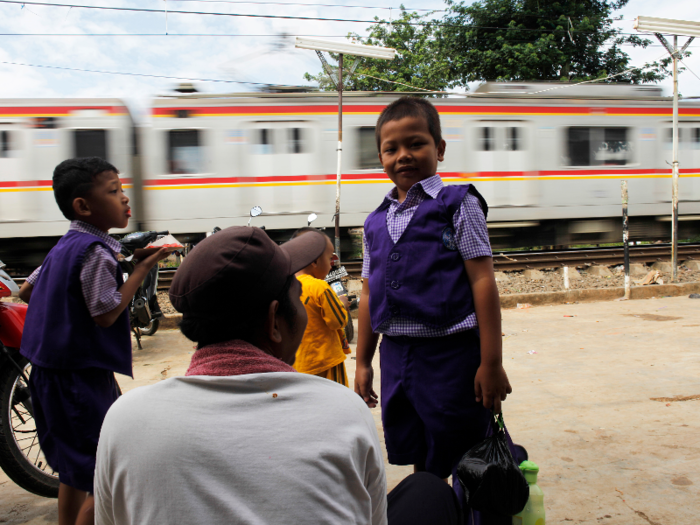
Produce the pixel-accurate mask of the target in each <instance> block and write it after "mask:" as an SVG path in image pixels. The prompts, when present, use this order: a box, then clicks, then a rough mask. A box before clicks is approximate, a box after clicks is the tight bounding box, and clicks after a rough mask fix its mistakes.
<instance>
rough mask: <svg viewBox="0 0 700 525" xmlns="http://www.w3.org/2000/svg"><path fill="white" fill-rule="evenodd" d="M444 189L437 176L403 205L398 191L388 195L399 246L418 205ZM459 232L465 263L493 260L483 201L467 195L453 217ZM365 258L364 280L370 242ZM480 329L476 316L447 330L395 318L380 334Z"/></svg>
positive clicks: (421, 184)
mask: <svg viewBox="0 0 700 525" xmlns="http://www.w3.org/2000/svg"><path fill="white" fill-rule="evenodd" d="M443 187H444V184H443V182H442V179H441V178H440V175H433V176H432V177H430V178H427V179H425V180H422V181H420V182H417V183H416V184H414V185H413V186H412V187H411V188H410V189H409V190H408V193H407V194H406V199H405V200H404V201H403V202H399V201H398V193H397V191H396V188H395V187H394V188H393V189H392V190H391V191H390V192H389V193H387V195H386V197H385V200H388V201H389V202H390V203H391V204H390V205H389V209H388V210H387V213H386V225H387V229H388V230H389V236H390V237H391V239H392V240H393V241H394V243H396V242H398V240H399V239H400V238H401V235H402V234H403V232H404V230H406V227H407V226H408V224H409V222H410V221H411V218H412V217H413V214H414V213H416V210H417V209H418V205H419V204H420V203H421V202H423V201H424V200H425V199H427V198H432V199H434V198H436V197H437V195H438V193H440V190H441V189H442V188H443ZM452 223H453V225H454V229H455V241H456V242H457V249H458V250H459V253H460V255H461V256H462V259H464V260H467V259H474V258H475V257H491V256H492V254H491V244H490V243H489V233H488V230H487V228H486V217H485V216H484V212H483V210H482V209H481V204H480V202H479V199H477V198H476V197H475V196H474V195H472V194H471V193H467V195H466V197H464V200H463V201H462V204H461V206H460V207H459V209H458V210H457V211H456V212H455V214H454V216H453V217H452ZM363 243H364V247H365V256H364V260H363V261H362V277H363V278H365V279H367V278H369V257H370V254H369V247H368V246H367V240H366V239H363ZM476 326H477V322H476V314H475V313H472V314H470V315H468V316H467V317H466V318H465V319H464V320H462V321H460V322H458V323H456V324H453V325H451V326H447V327H445V328H430V327H428V326H425V325H422V324H420V323H417V322H415V321H412V320H410V319H406V318H404V317H392V318H391V319H389V320H388V321H385V322H384V323H382V325H381V326H380V327H379V329H378V330H377V332H378V333H380V334H384V335H389V336H399V335H406V336H411V337H443V336H446V335H451V334H455V333H457V332H464V331H466V330H471V329H472V328H474V327H476Z"/></svg>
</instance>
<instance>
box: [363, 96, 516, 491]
mask: <svg viewBox="0 0 700 525" xmlns="http://www.w3.org/2000/svg"><path fill="white" fill-rule="evenodd" d="M376 137H377V147H378V149H379V159H380V161H381V163H382V166H383V167H384V171H385V172H386V173H387V175H388V176H389V178H390V179H391V181H392V182H393V183H394V184H395V185H396V187H395V188H393V189H392V190H391V191H390V192H389V193H388V194H387V196H386V197H385V199H384V202H382V204H381V205H380V206H379V208H377V209H376V210H375V211H374V212H372V213H371V214H370V215H369V217H368V218H367V220H366V222H365V258H364V263H363V266H362V277H363V278H364V283H363V286H362V300H361V301H360V311H359V334H358V343H357V371H356V376H355V391H356V392H357V393H358V394H360V396H362V397H363V399H364V400H365V402H366V403H367V404H368V405H369V406H370V407H373V406H376V403H377V395H376V394H375V392H374V390H373V389H372V380H373V375H374V372H373V369H372V364H371V363H372V357H373V356H374V352H375V348H376V345H377V340H378V337H379V334H383V338H382V344H381V348H380V362H381V375H382V377H381V394H382V395H381V403H382V421H383V424H384V436H385V440H386V447H387V452H388V456H389V463H392V464H396V465H414V468H415V470H417V471H420V470H426V471H428V472H431V473H433V474H436V475H437V476H439V477H441V478H447V477H448V476H449V475H450V473H451V472H453V469H454V468H455V466H456V464H457V462H458V461H459V459H460V458H461V457H462V455H463V454H464V453H465V452H466V451H467V450H468V449H469V448H471V446H473V445H475V444H476V443H477V442H479V441H480V440H481V439H483V438H484V436H485V434H486V431H487V428H488V425H489V421H490V417H491V410H494V411H496V412H500V409H501V401H504V400H505V398H506V395H507V394H509V393H510V392H511V387H510V384H509V382H508V377H507V376H506V372H505V370H504V369H503V366H502V362H501V312H500V302H499V298H498V289H497V287H496V281H495V279H494V274H493V261H492V258H491V247H490V245H489V238H488V232H487V229H486V212H487V206H486V202H485V201H484V200H483V198H482V197H481V195H479V193H478V192H477V191H476V190H475V189H474V187H473V186H470V185H462V186H445V185H443V182H442V180H441V179H440V176H439V175H437V174H436V170H437V165H438V162H441V161H442V160H443V158H444V154H445V141H444V140H443V139H442V136H441V132H440V119H439V115H438V112H437V110H436V109H435V107H434V106H433V105H432V104H430V103H429V102H428V101H426V100H424V99H419V98H412V97H403V98H401V99H399V100H396V101H395V102H393V103H392V104H390V105H389V106H387V107H386V108H385V109H384V111H383V112H382V114H381V115H380V117H379V120H378V121H377V128H376Z"/></svg>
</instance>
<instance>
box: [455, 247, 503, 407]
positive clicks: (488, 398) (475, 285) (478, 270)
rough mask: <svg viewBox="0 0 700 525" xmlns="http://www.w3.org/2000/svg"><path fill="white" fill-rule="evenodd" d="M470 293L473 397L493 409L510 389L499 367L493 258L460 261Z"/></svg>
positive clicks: (498, 309) (499, 337)
mask: <svg viewBox="0 0 700 525" xmlns="http://www.w3.org/2000/svg"><path fill="white" fill-rule="evenodd" d="M464 266H465V267H466V269H467V276H468V278H469V284H470V285H471V288H472V295H473V297H474V309H475V310H476V319H477V321H478V323H479V332H480V335H481V366H479V370H478V371H477V373H476V378H475V379H474V393H475V394H476V400H477V401H481V402H482V403H483V405H484V407H486V408H491V409H493V410H494V412H496V413H499V412H500V411H501V401H505V399H506V396H507V395H508V394H510V393H511V392H512V388H511V386H510V383H509V382H508V376H507V375H506V371H505V370H504V368H503V354H502V335H501V334H502V332H501V301H500V299H499V297H498V287H497V286H496V279H495V277H494V275H493V259H492V258H491V257H477V258H475V259H468V260H466V261H464Z"/></svg>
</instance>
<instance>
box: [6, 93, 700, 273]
mask: <svg viewBox="0 0 700 525" xmlns="http://www.w3.org/2000/svg"><path fill="white" fill-rule="evenodd" d="M181 91H191V92H181ZM398 96H399V95H398V94H376V93H355V92H346V93H345V94H344V103H343V107H342V109H343V156H342V166H341V171H342V184H341V213H340V225H341V227H342V230H341V233H342V237H343V244H342V245H341V246H342V248H341V250H342V252H343V254H344V255H345V256H350V244H349V243H350V242H351V238H350V236H349V233H348V232H351V231H353V230H354V229H355V228H357V227H361V226H362V225H363V222H364V220H365V218H366V217H367V215H368V214H369V213H370V212H371V211H372V210H374V209H375V208H376V207H377V206H378V205H379V204H380V203H381V201H382V199H383V197H384V195H385V194H386V193H387V192H388V191H389V190H390V189H391V187H392V185H391V182H390V181H389V180H388V179H387V177H386V176H385V174H384V173H383V172H382V169H381V165H380V163H379V160H378V157H377V148H376V143H375V137H374V130H375V124H376V120H377V117H378V115H379V113H380V112H381V110H382V109H383V108H384V107H385V106H386V105H387V104H389V103H390V102H391V101H393V100H395V99H396V98H397V97H398ZM432 102H433V103H434V104H435V106H436V107H437V109H438V111H439V112H440V116H441V125H442V132H443V138H444V139H445V141H446V142H447V150H446V154H445V161H444V162H443V163H442V164H440V166H439V173H440V175H441V176H442V178H443V180H444V181H445V183H447V184H465V183H471V184H474V185H475V186H476V187H477V189H478V190H479V191H480V192H481V194H482V195H483V196H484V197H485V199H486V201H487V202H488V203H489V207H490V211H489V215H488V226H489V234H490V236H491V242H492V245H493V247H494V249H506V248H518V247H529V246H571V245H576V244H586V243H595V244H599V243H606V242H617V241H619V240H620V238H621V234H620V227H621V219H620V215H621V200H620V181H621V180H626V181H628V186H629V214H630V238H631V239H632V240H657V239H664V238H668V237H669V236H670V224H671V223H670V214H671V167H670V162H671V160H672V101H671V99H670V98H669V97H664V96H662V91H661V89H660V88H659V87H658V86H653V85H629V84H625V85H610V84H602V85H595V84H587V85H569V84H548V83H503V82H486V83H484V84H482V85H481V86H479V87H478V88H477V89H475V90H474V91H472V92H469V93H466V94H464V96H455V97H447V98H434V99H432ZM337 111H338V100H337V94H335V93H326V92H284V91H282V92H276V91H275V90H270V91H269V92H256V93H233V94H204V93H201V92H197V91H196V90H180V91H173V92H171V93H167V94H164V95H161V96H158V97H155V98H154V99H153V100H152V103H151V105H150V113H151V114H150V122H149V123H148V124H147V125H140V124H137V123H135V121H134V118H133V117H132V115H131V114H130V112H129V109H128V107H127V106H126V104H125V103H124V102H123V101H121V100H118V99H53V100H49V99H4V100H1V99H0V259H2V260H4V261H5V262H6V264H8V266H10V267H18V266H22V265H25V266H26V267H32V266H35V265H37V264H39V263H40V262H41V260H42V259H43V256H44V255H45V254H46V253H47V251H48V250H49V249H50V248H51V247H52V246H53V244H55V242H56V239H57V238H58V237H59V236H61V235H62V234H63V233H65V231H66V230H67V226H68V222H67V221H66V220H65V218H63V216H62V215H61V213H60V211H59V210H58V207H57V206H56V204H55V201H54V199H53V194H52V192H51V175H52V172H53V168H54V167H55V166H56V165H57V164H58V163H59V162H61V161H62V160H64V159H66V158H70V157H76V156H77V157H81V156H92V155H96V156H100V157H103V158H105V159H107V160H108V161H110V162H111V163H112V164H114V165H115V166H116V167H117V168H118V169H119V170H120V172H121V176H122V179H123V181H124V183H125V187H126V188H127V194H128V195H129V197H130V199H131V202H132V208H133V218H132V220H131V222H130V225H129V228H128V229H127V230H124V231H123V232H127V231H134V230H169V231H170V232H171V233H173V234H174V235H175V236H176V237H178V238H179V239H180V240H182V241H185V242H196V241H197V240H198V239H201V238H203V236H204V235H205V234H206V232H208V231H211V230H212V228H213V227H215V226H218V227H222V228H224V227H228V226H232V225H244V224H245V223H246V221H247V218H248V211H249V210H250V208H251V207H253V206H261V207H262V209H263V216H262V217H260V218H259V219H256V221H257V223H258V225H264V226H265V227H266V228H267V231H268V232H269V234H270V235H271V237H273V238H275V239H280V240H283V239H284V238H288V234H289V232H290V231H292V230H295V229H296V228H298V227H301V226H305V225H306V217H307V215H309V214H310V213H312V212H313V213H316V214H317V215H318V220H317V222H316V223H315V225H318V226H322V227H331V226H332V224H333V220H334V214H335V196H336V195H335V194H336V187H335V184H336V163H337V152H336V149H337V135H338V117H337ZM679 115H680V117H679V122H680V124H679V137H680V148H679V161H680V182H679V198H680V204H679V214H680V216H679V237H680V238H681V239H685V238H693V237H696V236H697V235H698V234H699V233H700V103H699V102H697V101H686V100H683V101H681V103H680V110H679ZM123 232H121V231H115V233H123ZM354 256H357V255H356V254H355V255H354Z"/></svg>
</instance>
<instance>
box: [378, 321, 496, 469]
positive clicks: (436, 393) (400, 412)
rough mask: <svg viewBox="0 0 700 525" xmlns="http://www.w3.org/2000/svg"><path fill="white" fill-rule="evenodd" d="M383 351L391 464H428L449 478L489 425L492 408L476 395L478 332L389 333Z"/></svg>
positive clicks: (384, 413) (383, 389)
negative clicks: (446, 334)
mask: <svg viewBox="0 0 700 525" xmlns="http://www.w3.org/2000/svg"><path fill="white" fill-rule="evenodd" d="M379 352H380V363H381V404H382V423H383V424H384V439H385V441H386V448H387V452H388V456H389V463H391V464H393V465H421V464H424V465H425V470H426V471H427V472H430V473H432V474H435V475H436V476H438V477H440V478H447V477H448V476H449V475H450V474H451V473H452V469H453V467H454V466H455V465H456V464H457V463H458V462H459V460H460V459H461V458H462V456H463V455H464V453H465V452H467V450H469V449H470V448H471V447H472V446H474V445H476V444H477V443H478V442H479V441H481V440H482V439H484V437H485V436H486V433H487V430H488V429H489V425H490V418H491V411H490V410H487V409H485V408H484V407H483V405H482V404H481V403H477V402H476V399H475V395H474V377H475V376H476V371H477V369H478V368H479V364H480V363H481V354H480V344H479V335H478V333H477V331H476V330H469V331H467V332H460V333H457V334H454V335H449V336H446V337H405V336H402V337H389V336H384V337H383V338H382V344H381V347H380V350H379Z"/></svg>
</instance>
